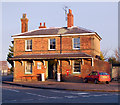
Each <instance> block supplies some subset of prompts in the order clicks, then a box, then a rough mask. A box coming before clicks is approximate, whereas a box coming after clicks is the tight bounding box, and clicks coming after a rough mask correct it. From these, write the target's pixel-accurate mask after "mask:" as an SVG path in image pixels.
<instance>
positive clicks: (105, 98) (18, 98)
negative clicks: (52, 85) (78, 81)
mask: <svg viewBox="0 0 120 105" xmlns="http://www.w3.org/2000/svg"><path fill="white" fill-rule="evenodd" d="M118 94H119V93H114V92H83V91H67V90H64V91H63V90H51V89H35V88H26V87H20V86H13V85H8V84H3V86H2V102H3V103H118Z"/></svg>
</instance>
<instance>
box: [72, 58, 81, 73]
mask: <svg viewBox="0 0 120 105" xmlns="http://www.w3.org/2000/svg"><path fill="white" fill-rule="evenodd" d="M80 72H81V63H80V61H78V60H74V63H73V73H80Z"/></svg>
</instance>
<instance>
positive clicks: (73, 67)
mask: <svg viewBox="0 0 120 105" xmlns="http://www.w3.org/2000/svg"><path fill="white" fill-rule="evenodd" d="M75 61H76V60H74V61H73V74H81V62H80V61H79V62H80V72H74V69H75V68H74V64H75Z"/></svg>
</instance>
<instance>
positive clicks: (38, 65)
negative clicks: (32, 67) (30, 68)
mask: <svg viewBox="0 0 120 105" xmlns="http://www.w3.org/2000/svg"><path fill="white" fill-rule="evenodd" d="M41 66H42V64H41V62H37V69H38V70H40V69H41Z"/></svg>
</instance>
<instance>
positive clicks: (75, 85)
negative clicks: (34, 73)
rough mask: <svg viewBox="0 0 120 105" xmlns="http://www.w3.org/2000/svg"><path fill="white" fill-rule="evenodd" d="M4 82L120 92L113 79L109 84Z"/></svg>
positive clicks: (57, 88)
mask: <svg viewBox="0 0 120 105" xmlns="http://www.w3.org/2000/svg"><path fill="white" fill-rule="evenodd" d="M2 83H3V84H10V85H16V86H22V87H29V88H38V89H56V90H71V91H73V90H74V91H97V92H120V90H119V87H120V83H119V82H117V81H112V82H110V83H109V84H105V83H98V84H94V83H72V82H57V81H49V80H48V81H44V82H43V81H32V82H30V81H26V82H13V81H10V80H8V81H7V79H3V80H2Z"/></svg>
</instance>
